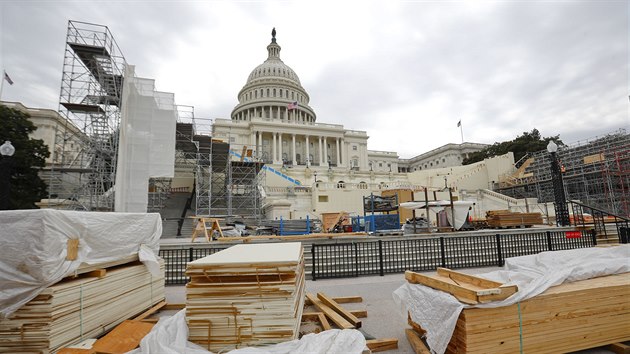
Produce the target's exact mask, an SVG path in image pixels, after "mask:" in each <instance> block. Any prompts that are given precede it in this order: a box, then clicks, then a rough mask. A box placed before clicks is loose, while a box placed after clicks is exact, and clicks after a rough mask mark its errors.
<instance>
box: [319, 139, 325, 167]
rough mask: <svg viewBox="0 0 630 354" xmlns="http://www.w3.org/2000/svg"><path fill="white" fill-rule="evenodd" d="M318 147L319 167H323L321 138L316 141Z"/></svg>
mask: <svg viewBox="0 0 630 354" xmlns="http://www.w3.org/2000/svg"><path fill="white" fill-rule="evenodd" d="M318 143H319V144H318V145H319V165H320V166H321V165H323V164H324V161H323V160H322V137H321V136H320V137H319V141H318Z"/></svg>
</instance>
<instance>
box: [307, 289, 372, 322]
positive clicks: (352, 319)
mask: <svg viewBox="0 0 630 354" xmlns="http://www.w3.org/2000/svg"><path fill="white" fill-rule="evenodd" d="M317 298H318V299H320V300H321V301H322V302H323V303H324V304H326V305H328V306H329V307H330V308H332V309H333V310H335V312H337V313H338V314H340V315H341V316H342V317H343V318H345V319H346V320H348V322H350V323H352V325H353V326H354V328H361V320H359V319H358V318H357V317H356V316H355V315H353V314H352V313H350V311H348V310H346V309H344V308H343V307H341V305H339V304H338V303H337V302H336V301H335V300H333V299H331V298H330V297H328V296H327V295H326V294H324V293H317Z"/></svg>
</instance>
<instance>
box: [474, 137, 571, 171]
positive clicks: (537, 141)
mask: <svg viewBox="0 0 630 354" xmlns="http://www.w3.org/2000/svg"><path fill="white" fill-rule="evenodd" d="M551 140H553V141H555V142H556V144H558V145H564V143H563V142H562V140H560V135H556V136H551V137H546V138H543V137H541V136H540V132H539V131H538V129H536V128H534V129H532V131H531V132H523V134H522V135H519V136H517V137H516V139H514V140H510V141H504V142H501V143H499V142H495V143H494V144H492V145H490V146H488V147H487V148H485V149H482V150H480V151H477V152H474V153H471V154H469V155H468V158H465V159H464V161H463V162H462V164H464V165H469V164H471V163H475V162H479V161H483V160H484V159H487V158H489V157H493V156H499V155H503V154H506V153H508V152H510V151H511V152H512V153H514V161H518V160H520V159H521V158H522V157H523V156H525V155H526V154H528V153H530V152H536V151H540V150H545V149H546V148H547V144H549V141H551Z"/></svg>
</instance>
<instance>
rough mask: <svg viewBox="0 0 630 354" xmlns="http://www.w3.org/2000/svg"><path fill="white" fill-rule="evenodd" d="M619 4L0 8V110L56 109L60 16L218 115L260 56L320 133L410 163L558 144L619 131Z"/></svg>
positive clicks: (629, 108) (622, 60)
mask: <svg viewBox="0 0 630 354" xmlns="http://www.w3.org/2000/svg"><path fill="white" fill-rule="evenodd" d="M628 18H629V8H628V1H625V0H624V1H605V0H597V1H483V2H482V1H466V2H460V1H396V0H393V1H392V0H390V1H360V2H359V1H356V2H355V1H342V0H337V1H321V0H320V1H205V2H202V1H177V2H176V1H24V0H22V1H6V0H5V1H0V68H3V69H4V70H6V71H7V73H8V74H9V75H10V76H11V78H12V79H13V81H14V85H12V86H9V85H7V84H6V82H5V85H4V90H3V93H2V99H3V100H6V101H19V102H22V103H24V104H25V105H27V106H31V107H37V108H49V109H57V107H58V101H59V88H60V85H61V70H62V62H63V55H64V48H65V36H66V30H67V22H68V20H77V21H85V22H91V23H96V24H102V25H107V26H108V27H109V29H110V30H111V32H112V34H113V35H114V37H115V39H116V41H117V42H118V44H119V46H120V48H121V50H122V52H123V53H124V55H125V58H126V60H127V62H128V63H130V64H134V65H136V74H137V75H138V76H141V77H147V78H154V79H156V86H157V88H158V89H159V90H161V91H168V92H174V93H175V99H176V101H177V103H178V104H182V105H192V106H194V107H195V111H196V115H197V116H198V117H203V118H229V116H230V112H231V110H232V109H233V108H234V106H235V105H236V104H237V94H238V91H239V90H240V89H241V88H242V87H243V85H244V84H245V82H246V80H247V77H248V76H249V73H250V72H251V70H252V69H254V68H255V67H256V66H257V65H259V64H261V63H262V62H263V61H264V60H265V59H266V58H267V51H266V46H267V45H268V44H269V42H270V40H271V29H272V27H274V26H275V27H276V30H277V36H276V37H277V41H278V44H280V46H281V47H282V52H281V54H280V55H281V58H282V60H283V61H284V63H285V64H287V65H289V66H290V67H291V68H293V70H295V72H296V73H297V74H298V76H299V77H300V80H301V82H302V86H303V87H304V88H305V89H306V91H307V92H308V93H309V95H310V98H311V102H310V106H311V107H313V109H314V110H315V112H316V114H317V121H318V122H321V123H335V124H343V125H344V126H345V128H346V129H353V130H365V131H367V133H368V135H369V136H370V139H369V142H368V148H369V149H371V150H385V151H396V152H398V153H399V155H400V156H401V157H405V158H408V157H412V156H415V155H417V154H420V153H423V152H426V151H428V150H431V149H434V148H437V147H439V146H442V145H444V144H447V143H460V142H461V135H460V133H461V132H460V129H459V128H457V122H458V121H460V120H461V122H462V127H463V134H464V140H465V141H468V142H479V143H488V144H492V143H494V142H496V141H504V140H511V139H513V138H515V137H516V136H517V135H519V134H521V133H523V132H525V131H531V130H532V129H533V128H537V129H538V130H540V132H541V134H542V135H543V136H552V135H557V134H559V135H560V138H561V139H562V140H563V141H564V142H565V143H574V142H576V141H582V140H585V139H589V138H593V137H595V136H599V135H604V134H607V133H611V132H614V131H617V130H618V129H620V128H625V129H628V130H630V118H629V116H630V104H629V100H628V95H629V94H630V89H629V76H628V66H629V57H628V47H629V32H630V28H629V23H628Z"/></svg>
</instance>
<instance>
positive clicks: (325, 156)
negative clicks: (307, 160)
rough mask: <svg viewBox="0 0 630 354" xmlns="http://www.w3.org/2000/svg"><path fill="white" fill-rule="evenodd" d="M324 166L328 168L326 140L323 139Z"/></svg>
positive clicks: (325, 138)
mask: <svg viewBox="0 0 630 354" xmlns="http://www.w3.org/2000/svg"><path fill="white" fill-rule="evenodd" d="M323 140H324V164H325V165H326V166H328V162H329V161H328V138H327V137H324V138H323Z"/></svg>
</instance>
